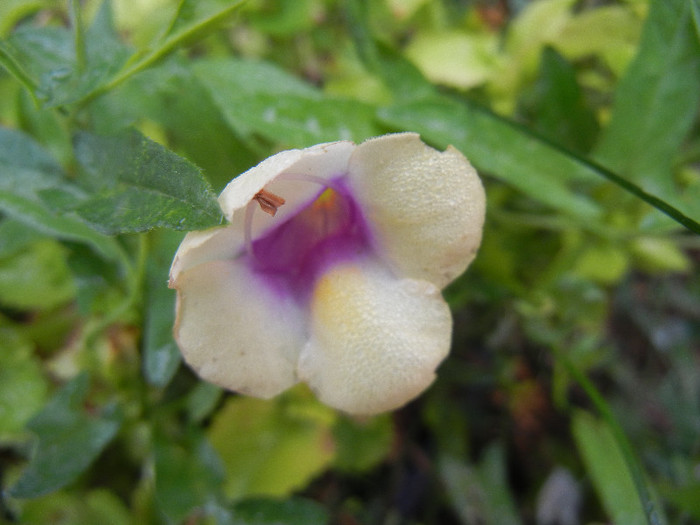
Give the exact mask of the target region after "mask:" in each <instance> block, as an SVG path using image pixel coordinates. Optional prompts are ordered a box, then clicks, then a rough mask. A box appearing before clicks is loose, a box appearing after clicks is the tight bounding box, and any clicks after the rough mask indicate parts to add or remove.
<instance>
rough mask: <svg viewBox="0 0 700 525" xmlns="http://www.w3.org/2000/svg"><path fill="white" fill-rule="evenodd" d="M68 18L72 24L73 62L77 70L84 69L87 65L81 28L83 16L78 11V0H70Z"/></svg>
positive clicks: (83, 33) (83, 34)
mask: <svg viewBox="0 0 700 525" xmlns="http://www.w3.org/2000/svg"><path fill="white" fill-rule="evenodd" d="M70 18H71V24H72V26H73V43H74V45H75V62H76V66H77V69H78V71H84V70H85V67H86V65H87V53H86V49H85V32H84V30H83V17H82V16H81V13H80V0H71V2H70Z"/></svg>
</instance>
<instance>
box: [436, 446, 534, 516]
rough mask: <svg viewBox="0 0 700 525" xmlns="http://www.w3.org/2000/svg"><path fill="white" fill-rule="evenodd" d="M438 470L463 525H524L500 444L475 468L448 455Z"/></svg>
mask: <svg viewBox="0 0 700 525" xmlns="http://www.w3.org/2000/svg"><path fill="white" fill-rule="evenodd" d="M439 470H440V477H441V479H442V480H443V482H444V483H445V486H446V488H447V494H448V496H449V498H450V500H451V501H452V505H453V506H454V508H455V510H456V511H457V513H458V514H459V516H460V517H461V518H462V521H463V522H464V523H498V524H503V525H518V524H519V523H521V522H520V519H519V518H518V515H517V512H516V509H515V504H514V499H513V496H512V495H511V494H510V491H509V490H508V482H507V477H506V463H505V453H504V451H503V447H502V446H501V445H499V444H492V445H490V446H489V447H488V448H487V449H486V450H485V452H484V454H483V456H482V459H481V461H480V463H479V465H478V466H476V467H475V466H471V465H467V464H465V463H463V462H461V461H459V460H457V459H456V458H453V457H449V456H447V457H444V458H442V459H441V460H440V464H439Z"/></svg>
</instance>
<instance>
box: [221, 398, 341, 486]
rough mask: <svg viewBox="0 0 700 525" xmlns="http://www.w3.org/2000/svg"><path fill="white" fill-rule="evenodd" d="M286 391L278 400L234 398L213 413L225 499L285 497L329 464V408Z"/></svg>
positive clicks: (330, 417) (330, 450)
mask: <svg viewBox="0 0 700 525" xmlns="http://www.w3.org/2000/svg"><path fill="white" fill-rule="evenodd" d="M290 395H293V392H290V393H289V394H287V395H286V396H285V397H283V398H282V399H280V402H278V403H275V402H272V401H267V400H261V399H254V398H250V397H234V398H231V399H229V400H228V401H227V403H226V404H225V405H224V406H223V408H221V409H220V410H219V412H218V413H217V414H216V416H215V417H214V420H213V422H212V424H211V427H210V429H209V438H210V440H211V443H212V445H213V446H214V448H215V449H216V451H217V452H218V453H219V455H220V456H221V459H222V460H223V461H224V464H225V465H226V470H227V473H228V474H227V479H226V483H225V487H224V491H225V493H226V496H228V497H229V498H241V497H244V496H287V495H288V494H289V493H290V492H291V491H293V490H296V489H299V488H301V487H303V486H304V485H305V484H306V483H308V481H309V480H310V479H311V478H312V476H315V475H317V474H318V473H319V472H320V471H321V470H323V469H324V468H325V467H326V466H327V465H328V464H329V463H330V461H331V459H332V457H333V450H332V447H330V446H329V443H330V442H331V441H330V439H331V434H330V433H331V424H332V420H333V418H334V414H333V412H332V411H330V410H329V409H326V408H325V407H323V406H321V405H318V404H316V402H315V401H314V400H312V399H309V400H306V399H290V397H289V396H290ZM285 402H286V403H285Z"/></svg>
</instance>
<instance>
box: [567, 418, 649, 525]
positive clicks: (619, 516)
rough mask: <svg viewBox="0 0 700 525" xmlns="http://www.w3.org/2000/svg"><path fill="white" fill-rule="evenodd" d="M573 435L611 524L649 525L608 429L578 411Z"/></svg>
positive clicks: (602, 423)
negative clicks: (646, 524)
mask: <svg viewBox="0 0 700 525" xmlns="http://www.w3.org/2000/svg"><path fill="white" fill-rule="evenodd" d="M572 432H573V435H574V439H575V441H576V445H577V447H578V449H579V451H580V452H581V455H582V458H583V461H584V463H585V465H586V470H587V472H588V475H589V476H590V478H591V481H592V483H593V486H594V487H595V489H596V492H597V493H598V496H599V497H600V499H601V501H602V503H603V506H604V507H605V509H606V511H607V513H608V516H609V517H610V519H611V520H612V522H614V523H630V524H636V523H638V524H643V523H648V522H647V516H646V513H645V511H644V508H643V507H642V504H641V502H640V500H639V497H638V495H637V490H636V488H635V484H634V481H633V478H632V475H631V473H630V471H629V469H628V468H627V463H626V462H625V459H624V456H623V455H622V452H621V451H620V449H619V448H618V445H617V442H616V441H615V438H614V437H613V434H612V432H611V431H610V429H609V428H608V426H607V425H606V424H605V423H604V422H602V421H600V420H597V419H595V418H594V417H593V416H591V415H590V414H588V413H586V412H583V411H578V412H576V413H575V414H574V416H573V420H572Z"/></svg>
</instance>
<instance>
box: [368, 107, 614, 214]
mask: <svg viewBox="0 0 700 525" xmlns="http://www.w3.org/2000/svg"><path fill="white" fill-rule="evenodd" d="M379 117H380V118H381V120H382V121H383V122H385V123H386V124H388V125H390V126H392V127H394V128H397V129H407V130H413V131H417V132H419V133H420V134H421V135H422V136H423V138H424V139H425V140H426V141H428V142H431V143H433V144H435V145H436V146H439V147H441V148H444V147H446V146H448V145H450V144H452V145H453V146H455V147H456V148H457V149H459V150H460V151H462V153H464V154H465V155H466V156H467V158H469V160H470V161H471V162H472V163H473V164H474V165H475V166H476V167H477V169H479V170H482V171H484V172H486V173H489V174H492V175H493V176H495V177H497V178H499V179H501V180H503V181H505V182H507V183H509V184H511V185H513V186H514V187H516V188H517V189H519V190H520V191H522V192H523V193H525V194H526V195H529V196H530V197H531V198H533V199H534V200H536V201H538V202H541V203H543V204H546V205H548V206H551V207H553V208H555V209H558V210H561V211H563V212H565V213H566V214H570V215H574V216H576V217H579V218H581V219H586V220H589V219H593V218H596V217H598V216H599V215H600V209H599V208H598V206H597V205H596V204H595V203H594V202H593V201H592V200H590V199H588V198H587V197H586V196H584V195H578V194H576V193H574V191H573V190H572V189H570V188H569V184H571V183H572V182H575V181H580V182H586V183H589V182H591V181H594V180H595V178H596V175H595V173H594V172H593V171H592V170H590V169H588V168H587V167H586V166H584V165H581V164H580V163H579V162H577V161H576V160H575V159H573V158H571V157H570V156H569V155H566V154H565V153H563V152H562V151H560V150H559V149H557V148H554V147H552V146H550V145H548V144H547V143H545V142H543V141H542V140H539V139H537V138H536V137H534V136H532V135H531V134H529V133H528V132H527V131H526V130H523V129H521V128H519V127H517V126H516V125H514V124H512V123H510V122H507V121H506V120H504V119H501V118H500V117H497V116H495V115H492V114H490V113H487V112H485V111H480V110H478V109H476V108H474V107H472V106H469V105H466V104H462V103H459V102H456V101H452V100H450V99H447V98H440V99H438V98H434V99H429V100H424V101H418V102H409V103H405V104H397V105H394V106H390V107H387V108H382V109H380V110H379Z"/></svg>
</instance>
